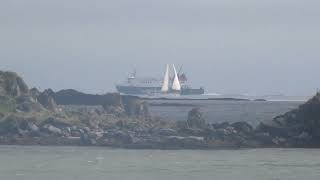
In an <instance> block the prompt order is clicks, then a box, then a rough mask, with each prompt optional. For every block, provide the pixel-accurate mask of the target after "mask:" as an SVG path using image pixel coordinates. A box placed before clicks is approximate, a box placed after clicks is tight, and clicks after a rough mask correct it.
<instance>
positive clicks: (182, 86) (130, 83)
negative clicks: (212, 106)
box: [116, 64, 205, 96]
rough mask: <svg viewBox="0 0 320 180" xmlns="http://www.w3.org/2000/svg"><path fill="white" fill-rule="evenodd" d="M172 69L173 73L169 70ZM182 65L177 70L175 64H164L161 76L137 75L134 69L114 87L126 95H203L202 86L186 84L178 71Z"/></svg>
mask: <svg viewBox="0 0 320 180" xmlns="http://www.w3.org/2000/svg"><path fill="white" fill-rule="evenodd" d="M170 67H172V68H171V70H173V74H171V71H170ZM181 69H182V66H181V68H180V70H179V72H177V70H176V68H175V65H174V64H172V65H171V66H170V65H169V64H167V65H166V71H165V73H164V77H163V78H150V77H137V75H136V71H134V72H133V73H132V74H131V75H130V76H129V77H128V78H127V79H126V81H125V82H122V83H120V84H117V85H116V89H117V91H118V92H119V93H121V94H126V95H151V96H152V95H169V94H179V95H203V94H204V93H205V90H204V88H203V87H200V88H192V87H191V86H190V85H188V84H187V81H188V80H187V76H186V75H185V74H184V73H180V72H181Z"/></svg>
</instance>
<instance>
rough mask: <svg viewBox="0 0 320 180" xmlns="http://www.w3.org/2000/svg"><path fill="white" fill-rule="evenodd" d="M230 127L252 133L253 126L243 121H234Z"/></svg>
mask: <svg viewBox="0 0 320 180" xmlns="http://www.w3.org/2000/svg"><path fill="white" fill-rule="evenodd" d="M231 127H233V128H234V129H235V130H236V131H238V132H241V133H243V134H252V133H253V127H252V126H251V125H250V124H249V123H247V122H244V121H241V122H236V123H233V124H231Z"/></svg>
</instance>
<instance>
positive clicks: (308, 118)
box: [0, 71, 320, 149]
mask: <svg viewBox="0 0 320 180" xmlns="http://www.w3.org/2000/svg"><path fill="white" fill-rule="evenodd" d="M319 129H320V94H319V93H318V94H317V95H316V96H315V97H314V98H312V99H310V100H309V101H308V102H306V103H305V104H303V105H301V106H300V107H299V108H298V109H296V110H293V111H291V112H288V113H286V114H284V115H281V116H278V117H276V118H274V119H272V120H270V121H267V122H262V123H260V125H259V126H257V127H252V126H251V125H250V124H248V123H246V122H236V123H232V124H230V123H227V122H224V123H215V124H208V123H207V122H206V120H205V119H204V118H203V115H202V113H201V109H198V108H194V109H192V110H191V111H190V112H189V114H188V119H186V120H185V121H178V122H166V121H162V120H160V119H158V118H156V117H153V116H152V115H151V114H150V113H149V110H148V104H147V103H146V102H145V101H144V100H143V99H140V98H137V97H132V96H122V95H120V94H117V93H111V94H104V95H90V94H85V93H81V92H78V91H75V90H63V91H59V92H54V91H52V90H50V89H48V90H45V91H43V92H39V91H38V90H37V89H35V88H32V89H29V88H28V86H27V85H26V84H25V82H24V81H23V79H22V78H21V77H19V76H18V75H17V74H16V73H12V72H2V71H0V144H6V145H77V146H78V145H79V146H107V147H117V148H134V149H235V148H266V147H284V148H289V147H295V148H300V147H301V148H318V147H320V133H319V132H320V131H319Z"/></svg>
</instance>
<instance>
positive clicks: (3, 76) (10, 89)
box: [0, 71, 29, 97]
mask: <svg viewBox="0 0 320 180" xmlns="http://www.w3.org/2000/svg"><path fill="white" fill-rule="evenodd" d="M28 93H29V89H28V86H27V84H26V83H25V82H24V81H23V79H22V78H21V77H20V76H18V75H17V74H16V73H14V72H3V71H0V95H1V96H12V97H17V96H22V95H27V94H28Z"/></svg>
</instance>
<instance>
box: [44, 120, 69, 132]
mask: <svg viewBox="0 0 320 180" xmlns="http://www.w3.org/2000/svg"><path fill="white" fill-rule="evenodd" d="M47 124H50V125H52V126H54V127H57V128H59V129H63V128H67V127H72V125H71V124H70V123H66V122H63V121H62V120H59V119H57V118H54V117H49V118H47V119H46V120H44V121H43V122H42V123H41V126H45V125H47Z"/></svg>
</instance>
